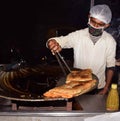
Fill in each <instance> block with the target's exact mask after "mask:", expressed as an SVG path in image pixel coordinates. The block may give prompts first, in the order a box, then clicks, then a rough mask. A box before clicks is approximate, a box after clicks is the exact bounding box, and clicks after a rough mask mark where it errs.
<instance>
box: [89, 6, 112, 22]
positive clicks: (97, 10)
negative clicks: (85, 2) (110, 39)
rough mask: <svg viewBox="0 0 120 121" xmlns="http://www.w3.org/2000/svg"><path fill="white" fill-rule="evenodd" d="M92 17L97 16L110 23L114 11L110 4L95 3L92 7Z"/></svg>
mask: <svg viewBox="0 0 120 121" xmlns="http://www.w3.org/2000/svg"><path fill="white" fill-rule="evenodd" d="M90 17H93V18H97V19H98V20H100V21H102V22H104V23H106V24H108V23H110V21H111V18H112V12H111V10H110V8H109V6H108V5H105V4H103V5H95V6H93V7H92V8H91V9H90Z"/></svg>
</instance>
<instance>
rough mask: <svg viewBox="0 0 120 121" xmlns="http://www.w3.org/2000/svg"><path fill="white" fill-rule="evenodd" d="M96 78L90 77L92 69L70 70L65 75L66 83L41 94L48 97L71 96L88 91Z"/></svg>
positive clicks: (94, 84) (94, 83)
mask: <svg viewBox="0 0 120 121" xmlns="http://www.w3.org/2000/svg"><path fill="white" fill-rule="evenodd" d="M96 82H97V80H95V79H92V70H91V69H84V70H81V71H72V72H71V73H69V74H68V75H67V78H66V83H65V84H63V85H61V86H58V87H55V88H53V89H50V90H49V91H47V92H45V93H44V94H43V95H44V96H45V97H48V98H72V97H75V96H78V95H81V94H83V93H86V92H88V91H90V90H91V89H92V88H93V87H95V86H96Z"/></svg>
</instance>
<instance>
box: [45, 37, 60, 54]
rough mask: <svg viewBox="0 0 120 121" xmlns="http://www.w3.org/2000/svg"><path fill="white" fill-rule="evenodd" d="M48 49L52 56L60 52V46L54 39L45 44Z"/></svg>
mask: <svg viewBox="0 0 120 121" xmlns="http://www.w3.org/2000/svg"><path fill="white" fill-rule="evenodd" d="M47 46H48V48H49V49H50V50H51V52H52V54H53V55H54V54H55V53H56V52H60V51H61V50H62V48H61V46H60V45H59V43H58V42H57V41H56V40H55V39H51V40H49V41H48V43H47Z"/></svg>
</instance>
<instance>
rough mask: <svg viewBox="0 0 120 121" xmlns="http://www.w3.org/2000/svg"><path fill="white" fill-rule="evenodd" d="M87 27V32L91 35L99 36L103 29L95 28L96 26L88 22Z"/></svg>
mask: <svg viewBox="0 0 120 121" xmlns="http://www.w3.org/2000/svg"><path fill="white" fill-rule="evenodd" d="M88 28H89V33H90V34H91V35H92V36H96V37H98V36H101V35H102V33H103V29H104V28H96V27H93V26H92V25H90V24H88Z"/></svg>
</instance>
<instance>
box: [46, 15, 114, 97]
mask: <svg viewBox="0 0 120 121" xmlns="http://www.w3.org/2000/svg"><path fill="white" fill-rule="evenodd" d="M88 18H89V19H90V24H92V25H93V26H94V27H96V28H101V27H103V28H104V29H105V28H107V27H109V24H106V23H104V22H102V21H100V20H98V19H96V18H93V17H90V16H88ZM48 48H49V49H50V50H51V52H52V53H53V55H54V54H55V53H56V52H60V51H61V50H62V48H61V46H60V45H59V43H58V42H57V41H56V40H55V39H51V40H50V41H49V42H48ZM113 74H114V71H113V70H111V69H107V72H106V84H105V86H104V88H103V90H101V91H100V92H99V93H98V94H101V95H105V94H106V93H107V92H108V89H109V87H110V84H111V80H112V77H113Z"/></svg>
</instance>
